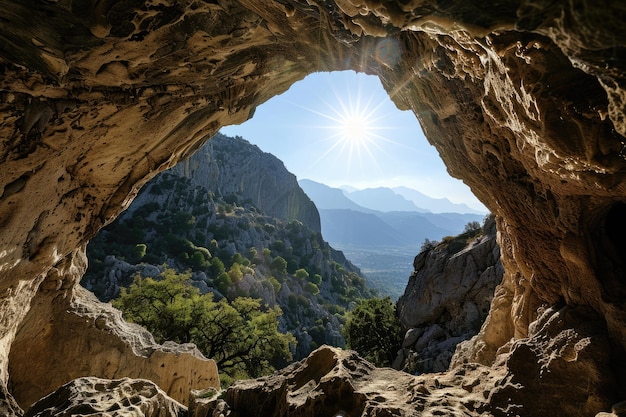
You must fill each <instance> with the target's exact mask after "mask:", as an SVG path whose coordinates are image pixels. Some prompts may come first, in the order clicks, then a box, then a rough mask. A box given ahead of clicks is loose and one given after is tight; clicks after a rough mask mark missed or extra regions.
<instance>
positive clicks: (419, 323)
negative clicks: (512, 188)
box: [394, 216, 504, 373]
mask: <svg viewBox="0 0 626 417" xmlns="http://www.w3.org/2000/svg"><path fill="white" fill-rule="evenodd" d="M496 235H497V233H496V224H495V221H494V219H493V217H492V216H489V217H487V218H486V219H485V224H484V225H483V228H482V229H477V230H474V231H467V232H465V233H463V234H460V235H459V236H455V237H449V238H447V239H444V240H443V241H442V242H441V243H440V244H438V245H436V246H434V247H432V248H427V249H426V250H424V251H422V252H421V253H420V254H418V255H417V256H416V257H415V261H414V263H413V266H414V271H413V273H412V274H411V276H410V278H409V282H408V284H407V286H406V289H405V290H404V294H403V295H402V296H401V297H400V298H399V299H398V303H397V304H396V309H397V313H398V317H399V318H400V322H401V323H402V326H403V328H404V329H406V334H405V337H404V341H403V343H402V350H401V351H400V352H399V355H398V357H397V358H396V361H395V362H394V368H396V369H403V370H406V371H407V372H410V373H416V372H417V373H425V372H443V371H446V370H447V369H448V367H449V366H450V360H451V359H452V355H453V353H454V352H455V350H456V346H457V345H458V344H459V343H461V342H463V341H465V340H468V339H470V338H472V337H473V336H474V335H476V334H477V333H478V332H479V330H480V329H481V326H482V324H483V322H484V321H485V319H486V318H487V313H488V312H489V308H490V305H491V301H492V300H493V295H494V290H495V287H496V286H497V285H498V284H499V283H500V281H501V280H502V275H503V274H504V269H503V267H502V263H501V262H500V248H499V247H498V245H497V243H496Z"/></svg>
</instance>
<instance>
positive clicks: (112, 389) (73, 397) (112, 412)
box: [26, 377, 187, 417]
mask: <svg viewBox="0 0 626 417" xmlns="http://www.w3.org/2000/svg"><path fill="white" fill-rule="evenodd" d="M83 415H91V416H96V415H97V416H101V417H128V416H134V417H135V416H136V417H165V416H167V417H184V416H186V415H187V409H186V408H185V406H183V405H182V404H180V403H177V402H176V401H173V400H172V399H171V398H169V397H168V396H167V395H166V394H165V392H163V391H162V390H161V389H160V388H159V387H158V386H156V385H155V384H154V383H153V382H150V381H147V380H145V379H144V380H142V379H130V378H123V379H116V380H107V379H101V378H95V377H88V378H79V379H75V380H74V381H72V382H70V383H68V384H65V385H63V386H62V387H60V388H59V389H58V390H56V391H55V392H53V393H51V394H50V395H48V396H46V397H45V398H42V399H41V400H40V401H37V403H36V404H35V405H33V407H32V408H31V409H30V410H28V412H27V413H26V416H27V417H53V416H54V417H74V416H83Z"/></svg>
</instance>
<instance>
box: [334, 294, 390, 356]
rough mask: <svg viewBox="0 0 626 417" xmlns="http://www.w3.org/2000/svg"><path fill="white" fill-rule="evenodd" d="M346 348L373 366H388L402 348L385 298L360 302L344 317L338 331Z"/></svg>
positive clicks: (388, 301) (388, 302)
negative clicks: (340, 330)
mask: <svg viewBox="0 0 626 417" xmlns="http://www.w3.org/2000/svg"><path fill="white" fill-rule="evenodd" d="M342 333H343V335H344V337H345V339H346V344H347V346H348V348H350V349H354V350H356V351H357V352H359V354H360V355H361V356H363V357H364V358H365V359H367V360H368V361H370V362H372V363H373V364H374V365H376V366H391V363H392V361H393V360H394V358H395V357H396V354H397V352H398V350H399V349H400V347H401V346H402V329H401V327H400V321H399V320H398V317H397V316H396V307H395V305H394V304H393V302H392V301H391V299H390V298H389V297H385V298H370V299H368V300H361V301H359V303H358V304H357V306H356V307H355V308H354V310H352V311H350V312H348V313H347V314H346V324H345V325H344V327H343V329H342Z"/></svg>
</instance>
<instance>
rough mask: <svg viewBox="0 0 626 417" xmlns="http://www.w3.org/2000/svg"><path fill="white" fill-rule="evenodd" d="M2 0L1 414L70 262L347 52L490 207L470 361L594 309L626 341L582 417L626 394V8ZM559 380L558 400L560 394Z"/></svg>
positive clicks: (346, 0)
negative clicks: (216, 145) (43, 292)
mask: <svg viewBox="0 0 626 417" xmlns="http://www.w3.org/2000/svg"><path fill="white" fill-rule="evenodd" d="M0 11H1V12H2V16H3V19H2V22H0V39H1V40H2V42H0V68H1V69H2V74H3V76H2V78H1V79H0V137H1V138H2V142H1V144H0V163H1V164H2V169H1V170H0V189H1V190H2V191H1V192H0V196H1V197H0V227H1V229H0V230H1V232H0V329H2V331H1V332H0V390H2V393H1V395H0V410H2V411H6V413H19V412H20V411H19V410H17V409H16V407H15V403H14V401H13V398H12V396H11V394H10V387H8V386H7V384H8V381H9V351H10V350H11V346H12V345H13V343H14V342H15V340H16V334H17V333H18V330H19V329H20V327H21V326H22V325H23V324H24V323H25V321H24V319H25V317H26V316H27V314H28V310H29V306H30V305H31V303H33V301H34V300H35V297H36V294H37V293H38V291H39V290H40V286H41V284H42V282H45V281H47V280H48V278H49V277H50V275H51V274H55V273H56V272H55V268H56V267H57V266H58V265H61V264H63V263H64V262H66V263H67V262H68V260H67V258H68V257H71V256H74V255H73V254H74V252H75V251H76V250H77V248H80V247H82V246H83V245H84V244H85V243H86V242H87V241H88V240H89V239H90V238H91V237H92V236H93V235H94V234H95V233H96V232H97V231H98V229H99V228H100V227H101V226H102V225H103V224H106V223H107V222H109V221H111V219H112V218H114V217H115V216H116V215H117V214H119V213H120V211H121V210H123V209H124V208H125V207H127V206H128V204H129V202H130V201H131V200H132V198H133V197H134V195H135V193H136V191H137V189H138V187H140V186H141V185H142V184H144V183H145V181H147V180H148V179H149V178H150V177H151V176H153V175H154V174H155V173H156V172H158V171H160V170H162V169H164V168H165V167H167V166H171V165H173V164H174V163H175V162H176V161H178V160H180V159H181V158H182V157H183V156H185V155H188V154H189V153H191V152H192V151H193V150H194V149H197V147H198V146H199V145H200V142H202V141H203V140H204V139H203V138H205V137H208V136H210V135H212V134H213V133H215V132H216V131H217V130H218V129H219V127H220V126H222V125H227V124H232V123H239V122H241V121H243V120H245V119H247V118H248V117H250V116H251V115H252V114H253V112H254V108H255V107H256V106H257V105H259V104H261V103H262V102H264V101H265V100H267V99H268V98H269V97H272V96H274V95H276V94H279V93H280V92H282V91H285V90H286V89H287V88H288V87H289V86H290V85H291V84H292V83H293V82H295V81H297V80H299V79H301V78H303V77H304V76H305V75H306V74H308V73H311V72H313V71H320V70H331V69H335V70H339V69H347V68H352V69H356V70H362V71H366V72H369V73H372V74H376V75H378V76H379V77H380V78H381V80H382V82H383V85H384V86H385V88H386V89H387V91H388V92H389V94H390V97H391V98H392V99H393V100H394V101H395V103H396V104H397V105H398V106H399V107H401V108H403V109H410V110H412V111H413V112H414V113H415V115H416V116H417V117H418V119H419V120H420V123H421V124H422V127H423V128H424V131H425V133H426V136H427V137H428V140H429V141H430V143H432V144H433V145H434V146H435V147H437V149H438V150H439V152H440V154H441V156H442V158H443V160H444V162H445V163H446V165H447V167H448V170H449V171H450V173H451V174H452V175H454V176H456V177H459V178H462V179H463V180H464V181H465V182H466V183H467V184H468V185H469V186H470V187H471V188H472V190H473V191H474V193H475V194H476V195H477V196H478V197H479V198H480V199H481V201H482V202H483V203H484V204H485V205H486V206H487V207H488V208H489V209H490V210H491V211H492V212H493V213H494V214H495V216H496V219H497V224H498V230H499V233H500V235H499V245H500V248H501V255H502V262H503V265H504V267H505V275H504V278H503V283H502V284H501V286H499V288H498V289H497V290H496V293H495V297H494V301H493V303H492V307H491V310H490V314H489V317H488V319H487V322H486V324H485V326H484V327H483V329H482V331H481V334H480V335H479V336H478V338H477V340H475V341H474V342H475V344H474V346H475V349H474V351H468V352H467V355H469V356H468V357H470V358H476V360H480V361H481V362H482V363H484V364H486V365H492V364H493V363H494V361H496V360H497V359H498V355H499V353H498V352H503V350H501V348H502V347H503V346H505V345H506V346H509V342H511V340H513V341H514V342H513V343H514V344H515V343H516V342H517V343H523V341H524V340H526V339H529V338H532V339H535V338H538V337H541V335H540V334H534V333H533V330H531V323H533V322H535V321H536V320H537V318H538V317H539V316H540V314H541V312H542V311H547V310H546V309H550V308H554V307H555V306H561V305H565V306H577V307H581V308H586V309H589V310H590V311H592V312H593V314H595V315H596V318H597V320H598V322H599V323H604V324H605V326H602V327H601V329H605V330H604V331H605V335H604V336H605V337H606V340H608V343H609V344H610V346H611V351H612V352H613V354H612V355H610V356H605V357H604V359H603V361H604V363H603V364H598V369H600V368H602V367H603V366H605V365H606V367H608V368H610V369H612V370H613V372H614V374H613V375H609V376H607V377H606V380H604V379H602V376H600V377H599V378H600V380H598V386H599V387H606V386H607V384H609V385H610V384H611V382H612V381H615V380H617V381H619V383H618V384H617V386H615V385H613V387H612V388H611V389H608V388H607V389H606V390H605V389H604V388H600V389H601V390H602V392H601V393H600V394H601V395H600V394H598V398H600V397H601V398H603V399H602V400H601V401H592V402H589V403H586V404H587V405H586V406H585V407H586V408H585V409H584V411H574V412H573V413H572V415H588V414H589V412H591V413H593V412H594V411H600V410H603V409H605V410H606V411H608V409H609V408H608V407H609V406H607V403H608V402H611V401H613V402H618V401H620V400H624V399H626V392H625V390H626V388H624V387H626V384H625V383H624V376H625V375H626V374H625V373H624V372H623V371H622V370H623V369H624V363H625V361H624V359H623V358H624V357H626V356H625V355H624V351H625V349H626V308H625V307H624V303H623V299H624V297H625V296H626V282H625V281H624V276H626V268H625V265H624V259H626V257H625V256H624V254H625V251H626V241H625V239H624V236H626V231H625V230H626V221H624V218H626V202H625V201H624V195H626V181H625V172H626V161H625V155H624V154H625V152H624V149H625V146H626V145H625V144H626V139H625V136H624V135H626V115H625V112H626V106H625V103H626V91H625V74H626V59H625V55H624V51H625V50H626V49H625V48H624V47H625V45H626V29H625V26H624V24H623V22H624V21H625V20H626V5H624V4H622V3H621V2H615V1H614V2H604V3H602V2H600V3H589V2H578V1H570V2H565V1H552V2H529V1H513V0H510V1H499V2H483V3H480V4H479V3H476V2H471V3H470V2H466V1H461V0H459V1H437V0H426V1H422V0H408V1H402V2H388V1H380V0H362V1H358V2H357V1H352V0H336V1H334V2H333V1H321V0H319V1H317V0H307V1H304V0H280V1H274V0H255V1H249V0H240V1H235V0H219V1H216V2H204V1H199V0H183V1H167V0H163V1H162V0H159V1H153V0H143V1H117V0H111V1H106V2H82V1H73V0H67V1H58V2H40V1H36V0H0ZM42 289H43V288H42ZM568 323H569V325H570V326H572V327H571V330H572V331H573V332H577V331H578V330H577V329H578V327H579V326H580V325H581V324H580V323H578V322H576V321H570V322H568ZM502 329H507V330H506V331H503V330H502ZM538 331H539V332H540V333H541V332H543V331H547V328H545V327H540V329H539V330H538ZM531 335H533V336H532V337H531ZM596 339H597V337H592V338H590V339H589V340H590V341H591V345H593V344H594V343H595V342H594V341H595V340H596ZM520 346H521V345H520ZM544 346H545V349H542V350H541V352H542V353H541V354H542V355H548V356H549V355H552V354H553V353H555V354H556V353H558V352H560V351H558V350H557V352H554V351H553V350H552V349H558V347H557V346H556V345H551V344H549V343H548V344H545V345H544ZM476 349H479V350H480V351H481V352H483V353H484V354H482V355H476ZM505 350H506V349H505ZM508 355H510V356H511V357H514V355H515V351H510V353H508ZM83 356H89V352H83ZM574 363H575V362H574ZM600 365H602V366H600ZM570 366H574V365H573V364H572V362H571V361H564V362H563V363H562V364H561V365H559V366H558V367H555V368H554V369H552V370H551V372H552V376H551V377H552V378H555V379H556V380H559V381H560V380H561V379H562V378H567V377H568V376H569V375H570V374H571V368H570ZM602 369H604V368H602ZM510 370H511V371H513V370H514V367H512V368H510ZM525 371H528V370H525ZM531 371H532V369H531ZM557 374H558V375H557ZM559 375H560V376H559ZM528 378H529V379H528V380H531V379H532V380H539V379H541V378H542V374H541V368H535V369H534V373H531V374H529V376H528ZM556 387H557V388H555V391H553V392H554V393H555V395H556V397H552V400H551V401H552V402H553V403H558V402H561V400H563V401H566V398H567V396H568V395H569V391H568V390H567V389H565V388H563V389H562V390H561V389H560V387H561V386H560V385H556ZM49 388H50V390H53V389H55V388H56V387H49ZM523 391H524V389H522V388H520V389H519V390H516V393H515V395H519V398H526V397H524V394H523ZM42 395H43V394H42ZM512 395H513V394H512ZM594 395H596V394H594ZM494 401H495V400H494Z"/></svg>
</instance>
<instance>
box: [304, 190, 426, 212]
mask: <svg viewBox="0 0 626 417" xmlns="http://www.w3.org/2000/svg"><path fill="white" fill-rule="evenodd" d="M305 192H306V191H305ZM346 197H348V198H349V199H350V200H352V201H354V202H355V203H357V204H358V205H360V206H363V207H366V208H369V209H372V210H377V211H383V212H387V211H421V212H425V211H427V210H424V209H421V208H419V207H418V206H416V205H415V204H413V202H412V201H409V200H407V199H406V198H405V197H403V196H401V195H400V194H397V193H395V192H394V191H393V190H392V189H391V188H386V187H379V188H366V189H364V190H357V191H352V192H346ZM311 198H313V197H311ZM313 200H314V201H315V199H314V198H313Z"/></svg>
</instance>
